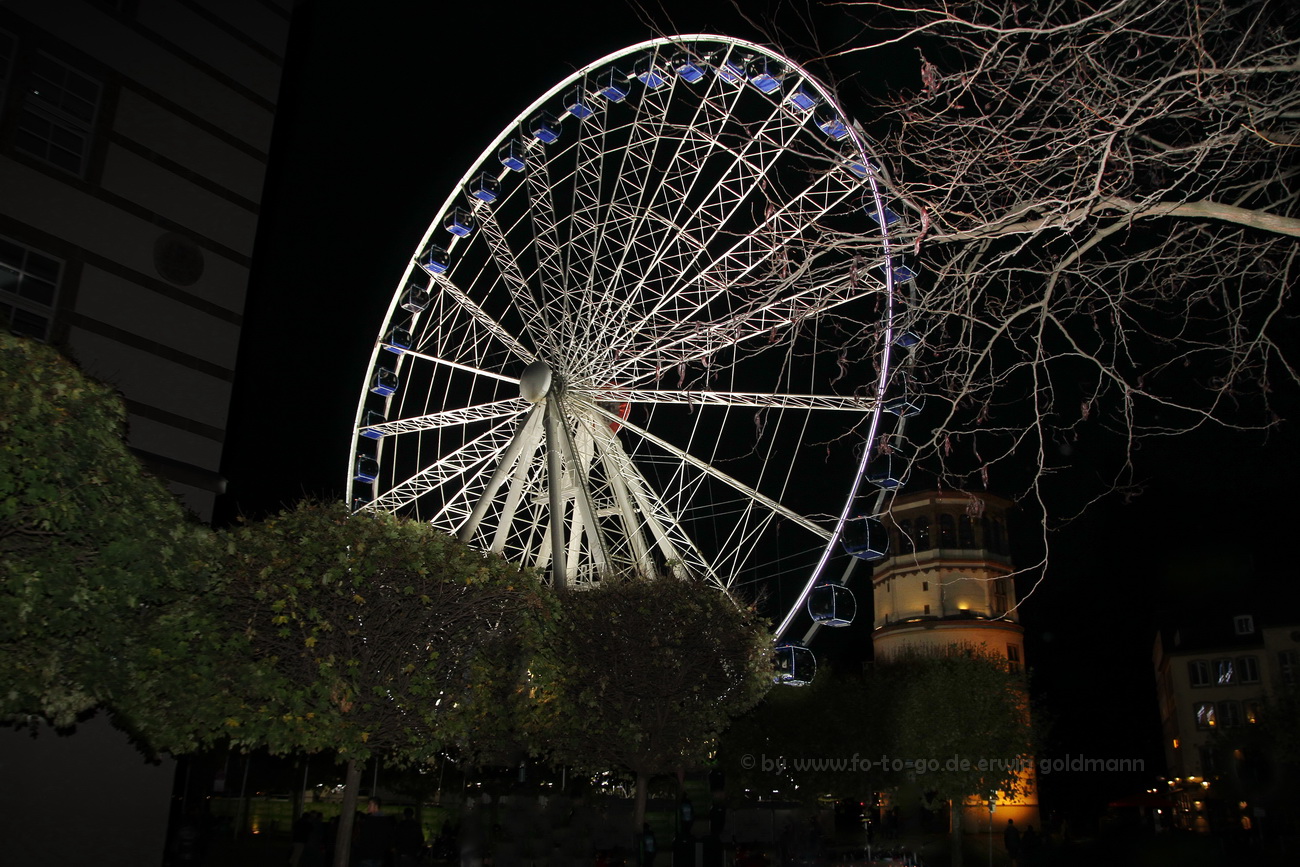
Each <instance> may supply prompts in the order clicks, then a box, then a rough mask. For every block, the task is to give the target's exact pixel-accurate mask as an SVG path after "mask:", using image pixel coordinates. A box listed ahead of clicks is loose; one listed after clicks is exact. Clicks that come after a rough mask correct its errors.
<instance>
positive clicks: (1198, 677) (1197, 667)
mask: <svg viewBox="0 0 1300 867" xmlns="http://www.w3.org/2000/svg"><path fill="white" fill-rule="evenodd" d="M1187 680H1188V681H1189V682H1190V683H1191V685H1192V686H1209V685H1210V683H1211V681H1210V664H1209V663H1208V662H1206V661H1205V660H1204V659H1194V660H1192V661H1191V662H1189V663H1187Z"/></svg>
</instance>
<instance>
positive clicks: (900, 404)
mask: <svg viewBox="0 0 1300 867" xmlns="http://www.w3.org/2000/svg"><path fill="white" fill-rule="evenodd" d="M895 388H896V390H897V391H898V394H896V395H894V396H893V397H890V398H886V399H885V403H884V405H883V406H882V407H881V408H882V409H884V411H885V412H888V413H892V414H893V415H896V416H898V417H899V418H911V417H912V416H914V415H918V414H919V413H920V412H921V410H923V409H925V395H923V394H921V393H920V392H919V391H917V389H916V385H915V384H914V383H913V382H912V377H911V376H909V375H908V374H907V372H906V371H903V372H902V373H901V374H900V375H899V377H898V382H897V384H896V385H895Z"/></svg>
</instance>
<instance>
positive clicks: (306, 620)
mask: <svg viewBox="0 0 1300 867" xmlns="http://www.w3.org/2000/svg"><path fill="white" fill-rule="evenodd" d="M223 539H224V541H225V543H226V550H225V554H224V557H223V558H222V560H221V566H222V571H223V573H224V575H223V578H222V584H221V586H220V588H219V593H218V595H217V597H216V599H215V600H214V601H215V602H216V618H217V621H218V626H219V628H218V629H217V630H216V632H215V633H214V635H215V637H214V638H213V639H212V640H210V641H208V642H207V646H206V647H205V648H203V649H202V650H201V652H199V653H197V654H196V656H198V657H200V658H202V659H209V660H220V661H221V665H222V669H221V670H213V669H208V668H194V669H192V670H191V671H190V672H189V673H188V675H187V676H189V677H191V678H193V679H194V680H195V684H194V686H195V691H197V690H198V688H199V687H200V686H201V687H202V689H203V692H202V694H203V695H209V696H211V699H210V700H205V701H206V705H205V707H204V709H203V711H202V712H201V713H198V714H195V715H194V716H195V718H197V719H200V720H201V728H202V731H200V732H197V733H196V737H197V738H198V739H199V740H202V741H207V742H215V741H217V740H220V739H227V740H228V741H229V742H230V743H231V744H234V745H237V746H243V747H248V748H255V747H265V748H267V749H268V750H269V751H270V752H271V753H273V754H278V755H287V754H291V753H309V754H311V753H319V752H327V751H328V752H333V753H336V754H337V755H338V757H339V758H340V760H342V761H345V762H346V763H347V777H346V780H347V782H346V787H345V796H344V802H343V807H342V813H341V818H340V822H339V830H338V842H337V845H336V860H335V863H336V864H337V865H340V867H343V865H346V863H347V857H348V849H349V844H350V841H351V831H352V827H351V826H352V820H353V816H354V814H355V808H356V798H357V790H358V787H359V784H360V775H361V770H362V768H363V767H364V764H365V762H366V761H367V760H368V759H369V758H370V757H371V756H378V757H379V758H380V759H381V760H382V761H384V762H385V763H386V764H389V765H397V766H404V765H409V764H417V763H423V762H427V761H430V760H432V759H433V757H434V756H435V755H436V753H437V752H438V751H439V750H440V749H443V748H446V747H449V746H458V747H461V748H464V749H470V750H472V749H474V748H479V749H493V748H494V747H495V746H496V745H497V744H499V743H500V742H502V741H504V740H506V739H508V738H510V737H511V736H512V733H513V730H514V729H515V728H516V726H517V721H516V716H515V709H516V706H517V705H516V702H517V701H519V700H521V699H522V696H523V694H524V690H523V687H524V681H523V672H524V671H525V668H526V657H525V648H526V646H527V642H526V641H525V640H524V635H525V630H526V627H527V625H528V624H529V623H532V622H536V621H535V619H534V618H529V617H527V616H526V615H527V613H528V611H529V610H531V609H535V608H536V607H537V606H538V605H540V604H542V598H541V596H540V594H539V592H538V588H537V585H536V583H535V582H534V581H533V579H532V578H531V577H530V576H529V575H527V574H525V573H522V572H520V571H519V570H518V569H516V568H515V567H513V566H511V565H510V564H508V563H506V562H505V561H504V560H502V559H501V558H499V557H496V556H491V555H483V554H480V553H478V552H476V551H473V550H470V549H468V548H466V547H465V546H463V545H460V544H459V543H457V542H455V541H454V540H453V539H451V538H450V537H448V536H446V535H444V534H442V533H439V532H438V531H436V530H433V529H432V528H431V527H429V525H428V524H425V523H421V522H414V521H407V520H403V519H399V518H396V517H393V516H390V515H385V514H370V513H363V514H359V515H351V514H349V513H348V510H347V509H346V508H345V507H344V506H342V505H320V504H311V503H308V504H304V505H301V506H299V507H297V508H296V509H293V510H291V511H287V512H285V513H283V514H281V515H279V516H276V517H273V518H270V519H268V520H266V521H263V522H260V523H255V524H249V525H246V526H243V527H239V528H236V529H235V530H233V531H231V532H229V533H227V534H225V535H224V536H223ZM205 640H206V639H205ZM178 734H182V733H178V732H175V731H173V732H172V737H173V738H174V737H175V736H177V735H178Z"/></svg>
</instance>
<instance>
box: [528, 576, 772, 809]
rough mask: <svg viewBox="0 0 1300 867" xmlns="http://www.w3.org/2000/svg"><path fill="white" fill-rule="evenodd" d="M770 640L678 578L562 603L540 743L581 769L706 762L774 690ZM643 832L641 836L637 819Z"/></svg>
mask: <svg viewBox="0 0 1300 867" xmlns="http://www.w3.org/2000/svg"><path fill="white" fill-rule="evenodd" d="M771 653H772V647H771V636H770V634H769V633H768V630H767V628H766V626H765V625H764V624H763V623H762V621H761V620H760V619H759V617H758V615H757V613H756V612H755V611H754V610H753V609H752V608H747V607H743V606H740V605H738V604H737V603H736V602H735V601H734V600H733V599H731V598H730V597H729V596H727V595H725V594H723V593H720V592H719V591H717V590H716V589H714V588H711V587H705V586H702V585H699V584H696V583H693V582H690V581H683V580H678V579H675V578H667V577H664V578H659V579H654V580H646V579H640V578H607V579H605V580H604V581H602V582H601V584H600V585H598V586H597V587H595V588H594V589H592V590H588V591H584V592H581V593H569V594H567V595H565V596H564V597H563V598H562V599H561V600H560V605H559V616H558V618H557V619H556V620H555V622H554V623H553V624H552V625H551V627H550V629H549V631H548V633H547V635H546V636H545V638H544V640H543V644H542V654H541V656H540V658H539V659H538V660H537V662H536V663H535V665H534V669H533V671H534V675H535V681H534V683H535V691H534V699H535V701H536V702H537V717H536V719H535V720H534V723H533V724H534V726H535V728H534V729H533V731H534V738H535V743H536V744H537V746H538V747H539V749H540V751H541V752H543V753H544V754H546V755H547V756H549V757H550V758H551V759H552V760H554V761H557V762H560V763H563V764H566V765H569V766H571V767H576V768H578V769H580V770H586V771H597V770H606V769H610V768H622V769H626V770H628V771H631V772H633V773H634V774H636V776H637V779H638V786H637V789H638V803H639V804H641V805H642V807H641V809H644V807H643V805H644V793H645V784H646V782H647V781H648V780H649V778H650V777H652V776H654V775H656V774H662V773H667V772H671V771H675V770H678V769H682V770H689V769H692V768H697V767H699V766H700V765H701V764H702V763H703V762H704V761H705V760H706V759H707V758H708V756H709V754H710V752H711V751H712V750H713V749H714V747H715V745H716V743H717V740H718V737H719V735H720V734H721V733H722V731H723V729H725V728H726V726H727V723H728V722H729V721H730V720H731V718H732V717H734V716H736V715H738V714H740V713H742V712H744V711H746V710H748V709H749V708H750V707H752V706H753V705H754V704H755V703H756V702H757V701H758V700H759V699H760V698H762V696H763V694H764V692H765V691H766V690H767V688H768V687H769V686H770V684H771V674H772V665H771ZM635 827H636V829H638V830H639V829H640V827H641V826H640V824H639V819H638V822H637V824H636V826H635Z"/></svg>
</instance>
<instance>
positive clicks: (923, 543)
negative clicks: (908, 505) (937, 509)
mask: <svg viewBox="0 0 1300 867" xmlns="http://www.w3.org/2000/svg"><path fill="white" fill-rule="evenodd" d="M930 547H931V546H930V519H929V518H917V519H916V550H918V551H929V550H930Z"/></svg>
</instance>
